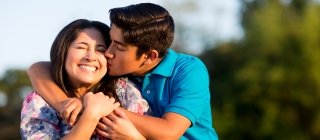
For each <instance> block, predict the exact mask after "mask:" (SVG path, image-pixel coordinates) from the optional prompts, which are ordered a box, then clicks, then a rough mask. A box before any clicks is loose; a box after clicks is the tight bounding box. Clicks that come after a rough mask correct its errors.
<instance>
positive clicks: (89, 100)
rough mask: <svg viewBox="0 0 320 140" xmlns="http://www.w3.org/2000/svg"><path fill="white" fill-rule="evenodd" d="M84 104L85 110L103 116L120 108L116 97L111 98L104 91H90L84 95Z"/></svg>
mask: <svg viewBox="0 0 320 140" xmlns="http://www.w3.org/2000/svg"><path fill="white" fill-rule="evenodd" d="M83 106H84V109H85V111H88V112H90V113H92V114H93V115H97V116H99V118H102V117H104V116H107V115H109V114H110V113H111V112H112V111H113V110H114V109H116V108H118V107H119V106H120V104H119V103H118V102H115V99H114V98H112V97H111V98H109V97H108V96H106V95H104V94H103V93H102V92H98V93H96V94H93V93H92V92H88V93H86V94H85V95H84V99H83Z"/></svg>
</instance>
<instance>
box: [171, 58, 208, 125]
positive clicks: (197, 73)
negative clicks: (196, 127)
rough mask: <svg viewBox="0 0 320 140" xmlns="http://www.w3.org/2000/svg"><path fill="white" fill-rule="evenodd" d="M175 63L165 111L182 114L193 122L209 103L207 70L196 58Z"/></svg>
mask: <svg viewBox="0 0 320 140" xmlns="http://www.w3.org/2000/svg"><path fill="white" fill-rule="evenodd" d="M189 59H190V58H189ZM176 64H177V65H178V66H177V67H176V70H175V73H174V74H173V77H172V81H171V82H172V83H171V85H172V86H171V87H172V90H171V91H170V92H171V94H172V95H170V96H171V100H170V104H169V105H168V106H167V108H166V110H165V112H175V113H178V114H180V115H183V116H185V117H186V118H188V119H189V120H190V121H191V123H192V124H194V123H195V122H196V121H197V120H198V119H199V118H200V116H201V115H202V113H203V111H206V108H208V105H210V91H209V75H208V71H207V69H206V67H205V65H204V64H203V63H202V62H201V61H200V60H199V59H198V58H191V59H190V60H187V61H186V60H185V61H183V62H181V63H180V62H179V61H178V62H177V63H176Z"/></svg>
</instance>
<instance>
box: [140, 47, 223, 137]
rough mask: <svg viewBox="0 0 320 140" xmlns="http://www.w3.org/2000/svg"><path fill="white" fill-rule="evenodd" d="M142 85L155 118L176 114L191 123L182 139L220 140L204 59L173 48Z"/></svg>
mask: <svg viewBox="0 0 320 140" xmlns="http://www.w3.org/2000/svg"><path fill="white" fill-rule="evenodd" d="M141 86H142V87H141V91H142V96H143V97H144V98H145V99H146V100H147V101H148V103H149V105H150V108H151V112H152V114H151V115H152V116H155V117H162V115H163V114H165V113H167V112H174V113H177V114H180V115H182V116H184V117H186V118H188V119H189V120H190V121H191V123H192V125H191V126H190V128H188V130H187V131H186V132H185V133H184V135H183V136H182V137H181V138H180V139H201V140H217V139H218V136H217V134H216V132H215V130H214V128H213V127H212V115H211V105H210V91H209V76H208V71H207V69H206V67H205V65H204V64H203V63H202V61H201V60H200V59H198V58H196V57H194V56H191V55H187V54H181V53H176V52H175V51H173V50H172V49H169V51H168V53H167V55H166V56H165V57H164V58H163V60H162V61H161V62H160V64H159V65H158V66H157V67H156V68H155V69H154V70H153V71H152V72H150V73H148V74H146V75H145V77H144V79H143V83H142V85H141Z"/></svg>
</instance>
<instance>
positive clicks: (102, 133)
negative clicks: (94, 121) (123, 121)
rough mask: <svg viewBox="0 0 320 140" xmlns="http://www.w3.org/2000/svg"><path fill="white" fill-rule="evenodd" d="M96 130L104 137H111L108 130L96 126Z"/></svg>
mask: <svg viewBox="0 0 320 140" xmlns="http://www.w3.org/2000/svg"><path fill="white" fill-rule="evenodd" d="M95 131H96V133H98V134H99V135H100V136H102V137H106V138H111V135H110V134H109V133H108V132H106V131H104V130H103V129H101V128H96V130H95Z"/></svg>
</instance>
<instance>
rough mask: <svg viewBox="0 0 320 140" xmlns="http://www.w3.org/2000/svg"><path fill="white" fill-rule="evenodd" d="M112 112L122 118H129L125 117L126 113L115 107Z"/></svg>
mask: <svg viewBox="0 0 320 140" xmlns="http://www.w3.org/2000/svg"><path fill="white" fill-rule="evenodd" d="M113 112H114V114H115V115H117V116H118V117H120V118H124V119H126V120H129V118H128V117H127V115H126V114H125V113H124V112H123V111H121V110H120V109H115V110H114V111H113Z"/></svg>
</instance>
